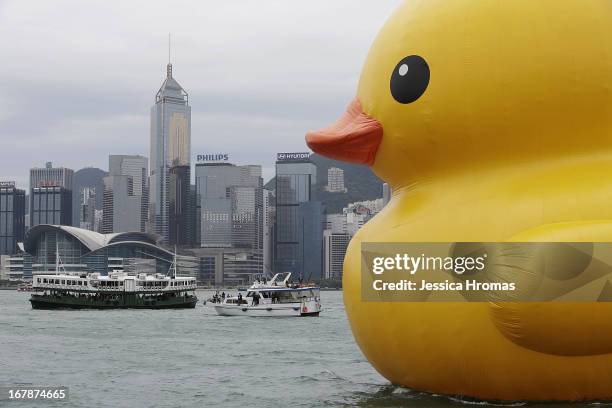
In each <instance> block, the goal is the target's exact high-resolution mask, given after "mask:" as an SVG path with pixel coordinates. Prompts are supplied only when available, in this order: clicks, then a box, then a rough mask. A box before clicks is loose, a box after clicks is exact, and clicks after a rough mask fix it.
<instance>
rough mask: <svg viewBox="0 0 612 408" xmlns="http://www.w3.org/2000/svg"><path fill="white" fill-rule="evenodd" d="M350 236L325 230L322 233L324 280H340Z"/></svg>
mask: <svg viewBox="0 0 612 408" xmlns="http://www.w3.org/2000/svg"><path fill="white" fill-rule="evenodd" d="M350 240H351V236H350V235H349V234H346V233H335V232H333V231H332V230H329V229H326V230H325V231H324V232H323V241H324V243H323V252H324V254H325V256H324V261H325V266H324V277H325V279H340V278H342V266H343V264H344V256H345V255H346V249H347V248H348V244H349V241H350Z"/></svg>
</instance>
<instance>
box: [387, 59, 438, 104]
mask: <svg viewBox="0 0 612 408" xmlns="http://www.w3.org/2000/svg"><path fill="white" fill-rule="evenodd" d="M428 84H429V65H427V61H425V60H424V59H423V58H422V57H419V56H418V55H411V56H409V57H406V58H404V59H403V60H401V61H400V62H399V63H398V64H397V66H396V67H395V69H394V70H393V74H391V95H393V98H394V99H395V100H396V101H398V102H399V103H412V102H414V101H416V100H417V99H419V98H420V97H421V95H423V93H424V92H425V90H426V89H427V85H428Z"/></svg>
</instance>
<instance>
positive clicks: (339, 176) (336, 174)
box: [325, 167, 346, 193]
mask: <svg viewBox="0 0 612 408" xmlns="http://www.w3.org/2000/svg"><path fill="white" fill-rule="evenodd" d="M325 189H326V190H327V191H329V192H330V193H346V188H345V187H344V170H342V169H339V168H338V167H330V168H329V169H327V187H326V188H325Z"/></svg>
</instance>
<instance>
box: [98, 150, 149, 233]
mask: <svg viewBox="0 0 612 408" xmlns="http://www.w3.org/2000/svg"><path fill="white" fill-rule="evenodd" d="M147 173H148V159H147V158H146V157H145V156H140V155H125V154H111V155H110V156H108V174H109V176H110V177H113V176H128V177H130V178H131V179H132V192H131V196H132V197H137V198H134V199H133V200H132V201H134V200H139V201H140V210H139V211H138V214H136V213H134V214H132V216H134V217H138V218H139V219H140V226H139V227H138V228H137V229H135V230H134V231H141V232H144V231H145V229H146V223H147V215H148V206H149V183H148V176H147ZM107 184H108V183H107ZM132 225H133V224H132Z"/></svg>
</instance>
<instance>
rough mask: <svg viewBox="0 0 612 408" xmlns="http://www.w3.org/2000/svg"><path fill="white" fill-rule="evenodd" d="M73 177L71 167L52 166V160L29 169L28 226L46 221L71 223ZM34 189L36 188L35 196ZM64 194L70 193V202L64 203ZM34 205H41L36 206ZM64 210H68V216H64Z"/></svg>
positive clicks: (50, 222)
mask: <svg viewBox="0 0 612 408" xmlns="http://www.w3.org/2000/svg"><path fill="white" fill-rule="evenodd" d="M73 177H74V171H73V170H72V169H68V168H65V167H53V163H52V162H47V163H46V164H45V167H44V168H41V167H35V168H32V169H30V200H29V201H30V202H29V204H30V205H29V215H30V217H29V221H30V222H29V224H30V225H29V226H30V227H33V226H35V225H38V224H46V223H49V224H60V222H61V225H72V221H73V219H72V188H73ZM35 189H38V190H37V191H36V196H35V191H34V190H35ZM66 194H69V195H70V203H65V198H64V196H65V195H66ZM35 198H36V200H35ZM51 199H53V200H54V201H53V203H51V202H46V201H45V200H51ZM41 200H42V201H41ZM55 200H57V201H55ZM36 205H40V206H42V207H38V208H36ZM65 211H70V216H69V217H68V218H66V216H65ZM35 213H37V216H35Z"/></svg>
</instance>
